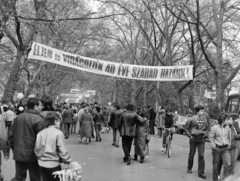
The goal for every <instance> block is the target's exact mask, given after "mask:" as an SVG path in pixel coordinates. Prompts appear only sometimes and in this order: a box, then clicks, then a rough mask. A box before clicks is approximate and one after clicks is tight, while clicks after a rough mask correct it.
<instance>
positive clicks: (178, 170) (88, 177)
mask: <svg viewBox="0 0 240 181" xmlns="http://www.w3.org/2000/svg"><path fill="white" fill-rule="evenodd" d="M120 142H121V141H120ZM161 145H162V139H161V138H157V137H156V136H151V140H150V143H149V148H150V155H149V156H148V157H146V158H145V161H144V163H143V164H140V163H139V161H132V164H131V165H129V166H127V165H126V163H123V159H122V158H123V151H122V148H121V143H120V147H119V148H116V147H114V146H112V133H103V134H102V142H96V141H95V139H93V140H92V142H91V143H90V144H89V145H86V144H85V143H84V142H83V143H81V144H80V143H79V137H78V136H77V135H71V136H70V138H69V139H67V140H66V146H67V148H68V151H69V152H70V155H71V157H72V159H73V161H77V162H79V163H80V164H81V165H82V167H83V178H82V181H150V180H151V181H165V180H166V181H172V180H173V181H202V180H203V179H201V178H199V177H198V175H197V169H198V167H197V166H198V162H197V158H198V157H197V154H198V153H197V152H196V155H195V160H194V167H193V169H192V171H193V173H192V174H188V173H187V159H188V153H189V139H188V138H187V137H186V136H184V135H179V134H175V135H174V137H173V142H172V155H171V158H168V157H167V155H166V154H164V153H162V152H161ZM133 151H134V147H132V153H131V155H133V154H134V153H133ZM205 164H206V167H205V174H206V175H207V179H206V181H210V180H212V155H211V149H210V146H209V143H206V146H205ZM239 170H240V164H239V162H238V163H237V166H236V170H235V171H236V172H238V171H239ZM2 174H3V176H4V181H10V180H11V179H12V178H13V177H14V174H15V166H14V161H13V160H12V154H11V157H10V159H9V160H8V161H5V160H4V161H3V165H2ZM27 180H29V177H28V178H27Z"/></svg>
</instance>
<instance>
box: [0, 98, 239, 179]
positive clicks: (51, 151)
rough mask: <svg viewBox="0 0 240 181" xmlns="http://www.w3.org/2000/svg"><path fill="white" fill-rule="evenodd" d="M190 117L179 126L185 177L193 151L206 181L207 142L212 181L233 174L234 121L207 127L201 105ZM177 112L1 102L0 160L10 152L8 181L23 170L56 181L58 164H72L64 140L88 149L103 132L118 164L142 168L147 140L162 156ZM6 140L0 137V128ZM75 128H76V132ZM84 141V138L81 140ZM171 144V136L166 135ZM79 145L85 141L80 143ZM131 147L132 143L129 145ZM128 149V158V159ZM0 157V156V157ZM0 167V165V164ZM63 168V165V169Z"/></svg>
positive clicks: (30, 101)
mask: <svg viewBox="0 0 240 181" xmlns="http://www.w3.org/2000/svg"><path fill="white" fill-rule="evenodd" d="M195 113H196V114H195V115H194V116H192V117H190V118H189V119H188V121H187V122H186V124H185V133H186V135H187V136H188V137H189V139H190V141H189V144H190V151H189V157H188V166H187V173H189V174H192V168H193V161H194V156H195V153H196V149H198V176H199V177H200V178H202V179H206V175H205V174H204V171H205V160H204V151H205V140H206V138H209V141H210V146H211V148H212V156H213V180H214V181H216V180H218V179H219V176H220V173H221V168H222V167H223V178H224V179H225V178H227V177H228V176H230V175H233V174H234V169H235V164H236V160H237V158H238V156H239V154H240V119H237V120H233V118H232V117H231V116H227V115H226V114H224V113H222V114H221V115H220V116H219V118H218V119H217V121H218V124H216V125H214V126H212V127H211V124H210V118H209V116H208V114H207V113H206V112H205V111H204V107H203V106H197V107H196V108H195ZM178 116H179V115H178V113H177V112H175V113H173V111H171V110H169V109H165V108H164V106H159V108H158V110H157V111H156V112H155V111H154V109H153V108H152V107H151V106H144V107H142V108H138V109H134V106H133V105H132V104H128V105H127V106H126V107H124V108H121V107H120V106H119V105H117V104H114V105H111V103H108V105H107V106H102V105H99V104H98V103H96V102H95V103H93V104H87V103H82V104H68V103H64V104H61V105H53V100H52V99H51V97H49V96H43V98H42V99H41V100H39V99H37V98H34V97H32V98H29V99H28V102H27V104H26V105H23V104H22V102H21V101H19V102H18V104H16V105H13V104H10V103H8V104H6V103H4V102H3V103H2V105H1V109H0V131H1V130H3V131H1V133H2V134H0V150H2V151H3V153H4V158H5V159H6V160H7V159H8V158H9V151H10V148H11V149H12V151H13V159H14V160H15V168H16V170H15V177H14V178H13V179H12V181H17V180H25V179H26V177H27V170H28V171H29V176H30V180H31V181H40V180H41V179H42V180H43V181H49V180H59V178H54V177H53V175H52V173H53V172H56V171H59V170H61V169H62V168H61V166H60V164H61V163H64V164H66V165H65V167H67V165H68V164H70V163H71V161H72V159H71V157H70V155H69V153H68V151H67V149H66V146H65V145H64V139H68V138H69V137H70V135H71V134H75V133H76V132H77V130H78V132H77V134H78V136H79V143H80V144H82V143H85V144H86V145H88V144H90V143H91V142H92V140H93V139H94V138H95V141H96V142H101V141H102V137H101V134H102V133H103V132H108V133H109V132H112V145H113V146H114V147H116V148H118V147H119V142H120V137H121V140H122V149H123V153H124V157H123V162H125V163H126V164H127V165H130V164H131V162H132V160H138V158H140V163H141V164H142V163H144V159H145V157H146V156H147V155H149V147H148V143H149V141H150V137H151V136H150V135H155V131H154V130H155V129H154V127H157V130H158V133H157V137H159V138H162V149H161V150H162V151H163V152H164V151H165V144H166V137H167V136H168V134H170V133H169V132H166V131H165V129H168V128H174V127H175V124H176V121H177V119H178ZM2 125H4V127H5V128H4V129H5V130H6V136H5V139H4V136H3V132H4V129H3V126H2ZM77 126H79V129H77ZM84 138H85V139H84ZM171 139H173V133H171ZM84 140H85V141H84ZM133 143H134V144H133ZM132 145H134V155H133V156H131V155H130V153H131V149H132ZM0 158H1V157H0ZM0 163H1V160H0ZM63 167H64V165H63Z"/></svg>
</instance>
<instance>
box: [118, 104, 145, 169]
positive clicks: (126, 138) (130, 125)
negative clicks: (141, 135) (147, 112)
mask: <svg viewBox="0 0 240 181" xmlns="http://www.w3.org/2000/svg"><path fill="white" fill-rule="evenodd" d="M133 109H134V107H133V105H132V104H128V106H127V111H126V112H125V113H123V118H122V121H121V129H120V135H121V136H122V148H123V152H124V155H125V156H124V158H123V161H124V162H127V165H130V164H131V155H130V153H131V147H132V141H133V138H134V137H135V136H136V123H138V122H140V123H142V124H144V123H145V122H146V121H147V120H146V119H139V116H138V115H137V113H136V112H134V110H133Z"/></svg>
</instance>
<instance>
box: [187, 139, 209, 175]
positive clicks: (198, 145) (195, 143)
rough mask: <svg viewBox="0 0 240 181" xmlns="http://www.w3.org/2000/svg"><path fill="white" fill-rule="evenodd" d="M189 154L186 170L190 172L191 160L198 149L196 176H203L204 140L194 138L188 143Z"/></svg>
mask: <svg viewBox="0 0 240 181" xmlns="http://www.w3.org/2000/svg"><path fill="white" fill-rule="evenodd" d="M189 144H190V152H189V156H188V169H189V170H192V167H193V160H194V156H195V153H196V149H198V174H204V170H205V160H204V150H205V140H204V138H199V137H194V138H191V139H190V141H189Z"/></svg>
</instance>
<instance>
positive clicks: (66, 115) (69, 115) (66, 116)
mask: <svg viewBox="0 0 240 181" xmlns="http://www.w3.org/2000/svg"><path fill="white" fill-rule="evenodd" d="M65 108H66V109H65V110H64V112H63V116H62V118H63V123H64V130H65V139H68V138H69V133H70V127H71V124H72V121H73V116H74V115H73V112H72V110H71V109H69V106H66V107H65Z"/></svg>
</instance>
